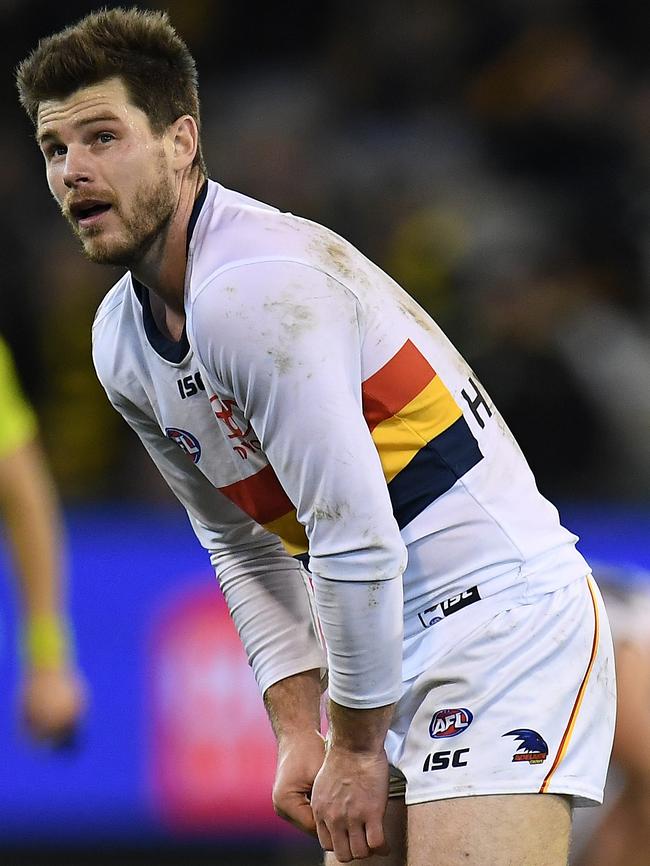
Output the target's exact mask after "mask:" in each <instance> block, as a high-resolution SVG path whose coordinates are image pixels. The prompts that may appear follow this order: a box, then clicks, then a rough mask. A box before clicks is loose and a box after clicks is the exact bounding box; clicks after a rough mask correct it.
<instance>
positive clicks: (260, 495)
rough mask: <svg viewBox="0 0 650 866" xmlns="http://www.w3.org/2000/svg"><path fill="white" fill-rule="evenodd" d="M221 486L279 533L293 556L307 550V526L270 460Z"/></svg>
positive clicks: (259, 519)
mask: <svg viewBox="0 0 650 866" xmlns="http://www.w3.org/2000/svg"><path fill="white" fill-rule="evenodd" d="M219 490H220V491H221V493H223V494H224V496H227V497H228V499H230V501H231V502H234V503H235V505H238V506H239V507H240V508H241V509H242V511H245V512H246V514H248V516H249V517H252V518H253V520H255V521H257V523H261V524H262V526H264V528H265V529H268V530H269V532H273V533H275V534H276V535H277V536H279V538H280V539H281V541H282V543H283V544H284V546H285V548H286V549H287V551H288V552H289V553H290V554H291V555H292V556H296V555H297V554H300V553H306V552H307V549H308V543H307V536H306V534H305V530H304V527H303V526H302V525H301V524H300V523H299V522H298V518H297V517H296V509H295V508H294V506H293V503H292V502H291V500H290V499H289V497H288V496H287V494H286V493H285V492H284V489H283V487H282V485H281V484H280V482H279V480H278V477H277V475H276V474H275V472H274V470H273V467H272V466H271V465H270V464H267V465H266V466H265V467H264V468H263V469H260V470H259V472H256V473H255V474H254V475H249V476H248V478H243V479H242V480H241V481H236V482H235V483H234V484H228V485H226V486H225V487H220V488H219Z"/></svg>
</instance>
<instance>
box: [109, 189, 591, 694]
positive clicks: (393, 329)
mask: <svg viewBox="0 0 650 866" xmlns="http://www.w3.org/2000/svg"><path fill="white" fill-rule="evenodd" d="M188 242H189V247H188V262H187V269H186V278H185V307H186V314H187V330H186V333H184V334H183V337H182V339H181V340H180V342H178V343H172V342H170V341H168V340H166V339H165V338H164V337H163V336H162V335H161V334H160V333H159V332H158V330H157V329H156V326H155V323H154V320H153V317H152V314H151V308H150V305H149V296H148V291H147V289H146V288H145V287H143V286H141V285H139V284H137V282H136V281H134V279H133V278H132V276H131V275H130V274H129V273H127V274H125V276H124V277H123V278H122V279H121V280H120V281H119V282H118V283H117V284H116V285H115V286H114V288H113V289H112V290H111V291H110V292H109V294H108V295H107V297H106V298H105V299H104V301H103V303H102V304H101V306H100V308H99V310H98V313H97V317H96V320H95V325H94V329H93V356H94V361H95V365H96V368H97V373H98V375H99V378H100V380H101V382H102V384H103V385H104V387H105V389H106V391H107V393H108V396H109V399H110V400H111V402H112V403H113V404H114V406H115V407H116V408H117V409H118V410H119V411H120V412H121V413H122V415H123V416H124V417H125V418H126V420H127V421H128V422H129V424H130V425H131V426H132V427H133V428H134V429H135V430H136V432H137V433H138V435H139V436H140V438H141V439H142V441H143V442H144V444H145V446H146V448H147V449H148V451H149V453H150V454H151V456H152V458H153V459H154V461H155V462H156V464H157V465H158V468H159V469H160V471H161V472H162V474H163V475H164V477H165V478H166V480H167V481H168V483H169V484H170V486H171V487H172V489H173V490H174V492H175V493H176V495H177V496H178V498H179V499H180V500H181V502H182V503H183V505H184V506H185V508H186V509H187V512H188V515H189V518H190V521H191V522H192V525H193V527H194V530H195V532H196V535H197V536H198V539H199V541H200V542H201V544H202V545H203V546H204V547H205V548H207V549H208V550H209V551H211V558H212V561H213V563H214V565H215V568H216V570H217V574H218V576H219V578H220V580H221V582H222V586H223V587H224V591H225V593H226V597H227V600H228V602H229V604H230V606H231V610H232V611H233V615H234V618H235V622H236V623H237V625H238V628H239V630H240V634H241V636H242V640H243V642H244V645H245V647H246V649H247V651H248V654H249V658H250V659H251V663H252V665H253V669H254V670H255V673H256V676H257V679H258V683H259V684H260V688H261V689H262V690H264V689H265V688H267V687H268V686H269V685H270V684H271V683H272V682H275V681H277V680H278V679H281V678H283V677H284V676H288V675H290V673H294V672H298V671H299V670H305V669H307V668H310V667H317V666H319V665H321V664H322V657H321V655H320V648H319V644H318V641H317V638H316V635H315V630H314V628H313V626H312V620H311V613H310V609H309V604H308V602H307V598H306V596H305V594H304V591H303V589H304V588H303V573H302V571H301V569H300V567H299V565H298V564H297V561H296V557H297V558H302V559H303V561H305V562H308V565H309V569H310V571H311V574H312V580H313V583H314V589H315V597H316V603H317V608H318V614H319V617H320V621H321V626H322V629H323V632H324V637H325V644H326V647H327V651H328V661H329V668H330V693H331V695H332V697H334V699H336V700H338V701H339V702H341V703H343V704H344V705H347V706H356V707H373V706H380V705H382V704H387V703H390V702H392V701H394V700H396V699H397V698H398V697H399V695H400V692H401V680H402V673H403V671H402V663H403V661H404V660H405V659H406V655H407V653H406V651H405V655H404V659H403V656H402V653H403V648H404V647H408V646H409V645H411V644H413V642H416V643H417V642H418V641H419V639H420V637H421V635H423V634H425V633H426V634H427V638H428V636H429V635H430V634H433V633H434V630H435V623H436V622H437V621H439V620H440V619H442V618H443V617H445V616H446V615H448V614H449V613H450V612H453V611H454V610H456V609H458V607H461V606H463V605H465V604H469V603H472V602H473V601H475V600H477V599H479V598H486V597H488V596H493V595H497V594H503V593H506V594H508V593H509V594H510V595H511V597H516V598H519V599H525V598H526V597H532V596H535V595H539V594H541V593H543V592H547V591H551V590H553V589H555V588H557V587H559V586H563V585H566V584H567V583H569V582H571V581H572V580H573V579H577V578H578V577H581V576H583V575H584V574H585V573H587V572H588V570H589V569H588V566H587V565H586V563H585V562H584V560H583V559H582V557H581V556H580V554H579V553H578V552H577V551H576V549H575V541H576V537H575V536H574V535H572V534H571V533H570V532H568V531H567V530H566V529H564V528H563V527H562V526H561V525H560V522H559V518H558V514H557V511H556V509H555V508H554V507H553V506H552V505H551V504H550V503H549V502H548V501H547V500H546V499H544V497H542V496H541V494H540V493H539V492H538V490H537V488H536V485H535V481H534V478H533V475H532V473H531V471H530V469H529V467H528V465H527V463H526V461H525V459H524V457H523V456H522V454H521V452H520V450H519V448H518V446H517V444H516V442H515V441H514V439H513V437H512V435H511V433H510V432H509V430H508V428H507V427H506V425H505V423H504V421H503V419H502V418H501V416H500V415H499V413H498V411H497V409H496V408H495V407H494V405H493V404H492V402H491V401H490V399H489V396H488V395H487V394H486V392H485V391H484V389H483V388H482V386H481V385H480V383H479V381H478V379H477V377H476V375H475V374H474V373H473V372H472V370H471V369H470V367H469V366H468V365H467V364H466V362H465V361H464V360H463V359H462V357H461V356H460V355H459V353H458V352H457V351H456V349H455V348H454V347H453V346H452V345H451V343H450V342H449V340H448V339H447V338H446V337H445V335H444V334H443V333H442V332H441V330H440V329H439V328H438V327H437V325H436V324H435V323H434V322H433V321H432V319H431V318H430V317H429V316H428V315H427V314H426V313H425V312H424V311H423V310H422V309H421V308H420V307H419V306H418V305H417V304H416V303H415V302H414V301H413V300H412V299H411V298H410V296H409V295H408V294H407V293H406V292H405V291H403V290H402V289H401V288H400V287H399V286H398V285H397V284H396V283H395V282H394V281H393V280H391V279H390V278H389V277H388V276H387V275H386V274H385V273H383V272H382V271H381V270H380V269H379V268H378V267H376V266H375V265H373V264H372V263H371V262H370V261H368V259H366V258H365V257H364V256H363V255H362V254H361V253H360V252H359V251H358V250H356V249H355V248H354V247H353V246H351V245H350V244H349V243H347V242H346V241H345V240H343V239H342V238H340V237H339V236H337V235H336V234H334V233H333V232H331V231H329V230H327V229H325V228H323V227H322V226H319V225H316V224H314V223H312V222H309V221H307V220H304V219H301V218H299V217H296V216H293V215H291V214H286V213H281V212H279V211H277V210H276V209H274V208H271V207H269V206H267V205H264V204H260V203H259V202H256V201H253V200H251V199H249V198H247V197H245V196H242V195H240V194H238V193H235V192H232V191H230V190H227V189H225V188H224V187H222V186H220V185H218V184H216V183H213V182H212V181H208V182H207V184H206V185H205V187H204V189H203V191H202V194H201V196H200V197H199V199H198V200H197V203H196V205H195V209H194V213H193V215H192V220H191V223H190V228H189V240H188ZM407 559H408V566H407ZM400 578H401V579H400ZM418 658H419V656H418ZM417 664H419V662H417ZM405 666H406V667H408V668H409V669H408V675H409V676H410V675H413V674H414V673H416V672H417V671H415V670H414V669H413V664H412V663H411V665H410V667H409V664H408V660H406V661H405Z"/></svg>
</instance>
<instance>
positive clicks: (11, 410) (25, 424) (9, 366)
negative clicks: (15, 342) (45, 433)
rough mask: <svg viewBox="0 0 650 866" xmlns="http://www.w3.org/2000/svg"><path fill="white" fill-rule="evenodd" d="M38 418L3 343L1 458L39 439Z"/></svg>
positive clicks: (0, 356)
mask: <svg viewBox="0 0 650 866" xmlns="http://www.w3.org/2000/svg"><path fill="white" fill-rule="evenodd" d="M36 430H37V425H36V416H35V415H34V412H33V410H32V408H31V406H30V405H29V403H28V402H27V401H26V400H25V397H24V396H23V394H22V391H21V390H20V385H19V384H18V379H17V377H16V371H15V369H14V364H13V361H12V358H11V355H10V353H9V349H8V348H7V345H6V343H5V342H4V340H2V339H0V458H2V457H6V456H7V455H8V454H11V453H12V452H13V451H15V450H16V449H17V448H20V447H21V445H25V444H26V443H27V442H29V441H30V440H31V439H33V438H34V436H35V435H36Z"/></svg>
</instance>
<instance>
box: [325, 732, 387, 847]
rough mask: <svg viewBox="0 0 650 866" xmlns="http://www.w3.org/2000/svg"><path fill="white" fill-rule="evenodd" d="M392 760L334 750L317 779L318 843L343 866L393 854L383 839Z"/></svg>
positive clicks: (366, 753)
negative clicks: (368, 858) (389, 762)
mask: <svg viewBox="0 0 650 866" xmlns="http://www.w3.org/2000/svg"><path fill="white" fill-rule="evenodd" d="M388 776H389V770H388V760H387V758H386V753H385V752H384V750H383V748H382V749H381V751H379V752H377V751H374V752H370V751H369V752H358V751H349V750H346V749H344V748H338V747H336V746H331V747H330V748H329V749H328V751H327V755H326V758H325V761H324V763H323V766H322V768H321V770H320V772H319V773H318V776H317V777H316V781H315V782H314V788H313V791H312V798H311V807H312V811H313V813H314V818H315V821H316V828H317V832H318V840H319V842H320V844H321V846H322V847H323V849H324V850H325V851H333V852H334V854H335V855H336V858H337V859H338V860H339V861H340V862H341V863H348V862H349V861H350V860H355V859H357V860H363V859H365V858H366V857H370V856H372V855H373V854H380V855H386V854H388V853H389V849H388V846H387V844H386V840H385V836H384V827H383V821H384V814H385V812H386V805H387V803H388Z"/></svg>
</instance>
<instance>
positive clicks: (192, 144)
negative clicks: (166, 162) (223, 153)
mask: <svg viewBox="0 0 650 866" xmlns="http://www.w3.org/2000/svg"><path fill="white" fill-rule="evenodd" d="M170 138H171V141H172V144H173V147H174V153H173V157H172V167H173V168H174V169H176V171H183V170H184V169H186V168H188V167H189V166H190V165H192V162H193V161H194V157H195V156H196V151H197V148H198V146H199V130H198V127H197V125H196V121H195V120H194V118H193V117H192V116H191V115H190V114H184V115H183V116H182V117H179V118H178V120H175V121H174V123H173V124H172V125H171V128H170Z"/></svg>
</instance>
